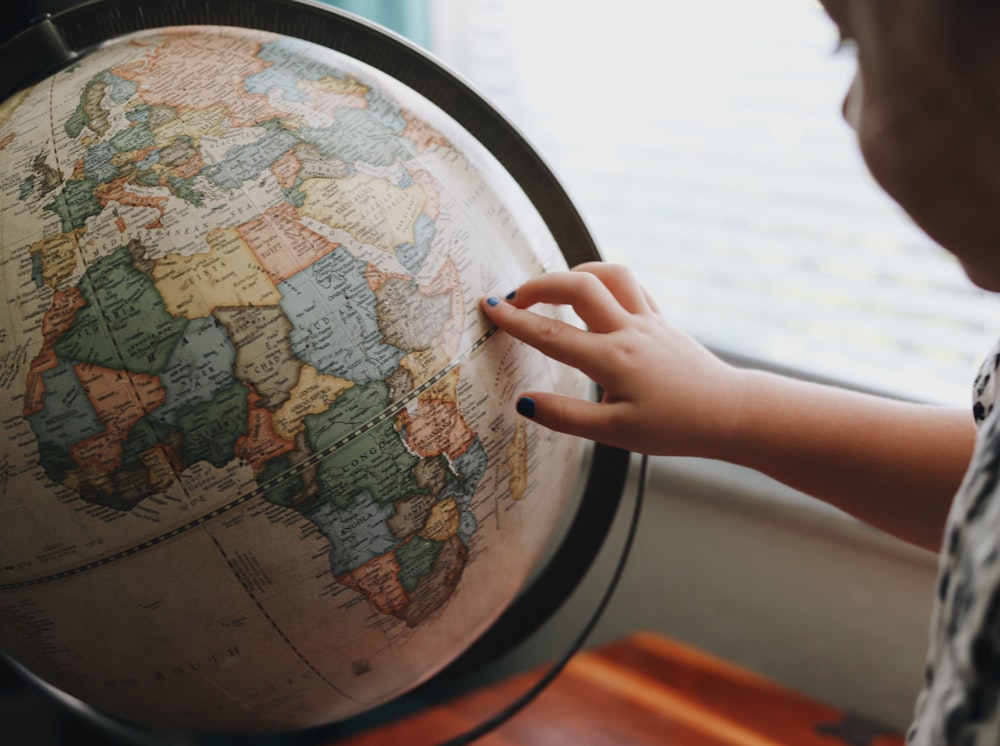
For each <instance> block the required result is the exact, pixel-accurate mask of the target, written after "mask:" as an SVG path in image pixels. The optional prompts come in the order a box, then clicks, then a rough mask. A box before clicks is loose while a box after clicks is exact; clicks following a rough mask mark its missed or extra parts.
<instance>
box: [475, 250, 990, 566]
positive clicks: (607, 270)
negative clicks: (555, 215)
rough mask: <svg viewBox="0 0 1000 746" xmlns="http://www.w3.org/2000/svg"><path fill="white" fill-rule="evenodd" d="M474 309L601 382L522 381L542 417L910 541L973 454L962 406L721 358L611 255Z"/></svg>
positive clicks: (930, 540)
mask: <svg viewBox="0 0 1000 746" xmlns="http://www.w3.org/2000/svg"><path fill="white" fill-rule="evenodd" d="M535 303H555V304H568V305H571V306H573V308H574V309H575V310H576V312H577V313H578V314H579V316H580V318H581V319H583V321H584V323H585V324H586V325H587V328H588V330H587V331H584V330H581V329H577V328H575V327H572V326H569V325H567V324H563V323H561V322H556V321H553V320H551V319H548V318H545V317H542V316H539V315H537V314H534V313H531V312H530V311H527V310H524V309H526V308H527V307H529V306H531V305H533V304H535ZM483 309H484V311H485V312H486V314H487V315H488V316H489V317H490V319H491V320H493V321H494V322H495V323H496V324H497V325H498V326H499V327H500V328H502V329H504V330H505V331H507V332H508V333H510V334H511V335H513V336H514V337H517V338H518V339H521V340H523V341H525V342H527V343H528V344H530V345H532V346H534V347H537V348H538V349H539V350H541V351H542V352H544V353H545V354H547V355H549V356H550V357H553V358H555V359H557V360H561V361H563V362H565V363H567V364H569V365H572V366H574V367H576V368H579V369H580V370H581V371H583V372H584V373H586V374H587V375H588V376H589V377H590V378H592V379H593V380H594V381H595V382H596V383H598V384H599V385H600V386H601V387H602V388H603V389H604V400H603V401H602V402H601V403H596V402H589V401H583V400H579V399H572V398H568V397H563V396H558V395H556V394H552V393H547V392H525V393H524V396H526V397H528V398H529V399H530V400H531V404H533V409H534V411H533V413H531V416H532V418H533V419H534V420H535V421H537V422H539V423H540V424H542V425H545V426H546V427H550V428H552V429H555V430H560V431H563V432H568V433H573V434H575V435H580V436H583V437H586V438H588V439H590V440H595V441H599V442H603V443H608V444H610V445H617V446H621V447H623V448H627V449H629V450H632V451H637V452H643V453H650V454H663V455H677V456H681V455H683V456H701V457H707V458H716V459H721V460H725V461H728V462H731V463H734V464H740V465H742V466H748V467H751V468H754V469H757V470H760V471H762V472H764V473H766V474H768V475H770V476H772V477H774V478H776V479H778V480H780V481H782V482H784V483H785V484H788V485H789V486H791V487H794V488H796V489H800V490H802V491H804V492H807V493H809V494H811V495H814V496H815V497H817V498H819V499H821V500H824V501H826V502H828V503H830V504H832V505H835V506H836V507H838V508H840V509H842V510H845V511H847V512H848V513H851V514H853V515H855V516H857V517H858V518H860V519H861V520H864V521H866V522H868V523H871V524H872V525H875V526H878V527H880V528H882V529H884V530H886V531H889V532H890V533H893V534H895V535H897V536H900V537H901V538H904V539H906V540H908V541H910V542H913V543H915V544H918V545H920V546H924V547H927V548H930V549H937V548H938V547H939V545H940V542H941V538H942V534H943V527H944V520H945V516H946V515H947V511H948V507H949V505H950V503H951V499H952V497H953V496H954V494H955V491H956V490H957V488H958V485H959V482H960V481H961V478H962V475H963V473H964V471H965V469H966V467H967V465H968V463H969V459H970V458H971V455H972V448H973V443H974V439H975V426H974V424H973V420H972V415H971V412H969V411H963V410H953V409H947V408H943V407H935V406H930V405H922V404H910V403H904V402H897V401H894V400H888V399H883V398H880V397H875V396H869V395H865V394H859V393H856V392H852V391H846V390H841V389H837V388H833V387H829V386H822V385H819V384H811V383H805V382H801V381H796V380H793V379H789V378H785V377H782V376H778V375H774V374H770V373H765V372H761V371H749V370H742V369H737V368H734V367H732V366H729V365H727V364H725V363H723V362H722V361H720V360H719V359H718V358H716V357H715V356H714V355H712V354H711V353H710V352H709V351H708V350H706V349H705V348H704V347H702V346H701V345H699V344H698V343H697V342H695V341H694V340H693V339H692V338H691V337H689V336H688V335H686V334H684V333H683V332H681V331H679V330H678V329H676V328H675V327H673V326H671V325H670V324H669V323H668V322H667V321H666V320H665V319H664V318H663V316H662V315H661V314H660V313H659V311H658V310H657V308H656V305H655V303H654V302H653V300H652V299H651V298H650V297H649V296H648V294H646V293H645V291H644V290H643V289H642V287H641V286H640V285H639V283H638V282H637V281H636V279H635V278H634V276H633V275H632V274H631V273H630V272H628V270H626V269H624V268H623V267H620V266H616V265H609V264H597V263H592V264H586V265H582V266H581V267H578V268H576V270H574V271H572V272H560V273H553V274H549V275H544V276H542V277H539V278H536V279H533V280H529V281H528V282H527V283H525V284H524V285H522V286H521V287H520V288H518V289H517V292H516V294H515V296H514V297H513V298H512V299H511V300H509V301H500V302H497V301H496V300H495V299H493V300H491V301H484V304H483ZM524 408H525V405H524V404H522V405H521V409H522V410H524V411H527V410H525V409H524ZM530 408H531V407H530V406H528V409H530Z"/></svg>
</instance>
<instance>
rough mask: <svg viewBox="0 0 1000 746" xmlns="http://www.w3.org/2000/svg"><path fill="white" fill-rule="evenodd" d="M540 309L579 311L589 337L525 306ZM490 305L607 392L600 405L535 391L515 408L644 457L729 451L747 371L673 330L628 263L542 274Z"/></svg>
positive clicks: (514, 331) (490, 312)
mask: <svg viewBox="0 0 1000 746" xmlns="http://www.w3.org/2000/svg"><path fill="white" fill-rule="evenodd" d="M535 303H553V304H568V305H571V306H572V307H573V308H574V309H575V310H576V313H577V314H578V315H579V316H580V318H581V319H582V320H583V322H584V323H585V324H586V325H587V327H588V331H583V330H581V329H578V328H576V327H573V326H571V325H569V324H565V323H563V322H560V321H555V320H553V319H549V318H546V317H543V316H540V315H538V314H535V313H532V312H530V311H527V310H524V309H527V308H528V307H530V306H532V305H534V304H535ZM482 307H483V310H484V311H485V313H486V315H487V316H488V317H489V318H490V320H492V321H493V322H494V323H496V325H497V326H499V327H500V328H501V329H503V330H504V331H506V332H507V333H509V334H511V335H512V336H514V337H516V338H518V339H520V340H522V341H524V342H527V343H528V344H530V345H532V346H533V347H536V348H538V349H539V350H540V351H541V352H543V353H545V354H546V355H548V356H549V357H552V358H555V359H556V360H560V361H562V362H564V363H566V364H568V365H571V366H573V367H575V368H578V369H580V370H581V371H583V373H585V374H586V375H587V376H589V377H590V378H591V379H592V380H594V381H595V382H596V383H597V384H598V385H600V386H601V388H602V389H603V390H604V398H603V400H602V401H601V402H600V403H597V402H592V401H584V400H581V399H574V398H571V397H566V396H561V395H558V394H553V393H548V392H542V391H527V392H524V393H523V394H522V395H521V398H520V399H519V400H518V403H517V407H518V411H519V412H521V413H522V414H524V415H526V416H529V417H531V418H532V419H533V420H535V421H536V422H538V423H540V424H542V425H545V426H546V427H549V428H552V429H553V430H559V431H561V432H566V433H572V434H574V435H579V436H582V437H585V438H587V439H589V440H594V441H598V442H602V443H607V444H609V445H614V446H620V447H622V448H626V449H628V450H631V451H636V452H642V453H650V454H661V455H665V454H669V455H691V456H712V455H714V454H716V453H720V452H721V451H722V450H724V449H725V445H726V442H727V441H728V439H729V438H730V436H731V435H732V433H733V429H734V426H735V423H736V420H737V419H738V417H739V409H740V404H741V400H742V396H743V387H744V377H743V375H742V373H741V371H739V370H737V369H735V368H733V367H731V366H729V365H727V364H725V363H723V362H722V361H721V360H719V359H718V358H716V357H715V356H714V355H712V354H711V353H710V352H709V351H708V350H706V349H705V348H704V347H702V346H701V345H700V344H698V343H697V342H695V341H694V340H693V339H692V338H691V337H689V336H688V335H686V334H684V333H683V332H681V331H680V330H678V329H676V328H675V327H673V326H671V325H670V324H669V323H668V322H667V321H666V320H665V319H664V318H663V316H662V315H660V313H659V310H658V309H657V307H656V303H655V302H654V301H653V300H652V298H651V297H650V296H649V295H648V294H647V293H646V291H645V290H644V289H643V288H642V287H641V286H640V285H639V283H638V281H637V280H636V278H635V277H634V276H633V275H632V273H631V272H630V271H629V270H627V269H626V268H625V267H622V266H620V265H611V264H604V263H599V262H593V263H588V264H583V265H580V266H579V267H576V268H575V269H574V270H572V271H570V272H558V273H553V274H548V275H543V276H541V277H538V278H535V279H532V280H529V281H528V282H526V283H525V284H524V285H522V286H521V287H520V288H518V289H517V291H516V293H515V294H514V296H513V297H512V298H510V299H509V300H498V299H496V298H489V299H486V300H484V301H483V304H482Z"/></svg>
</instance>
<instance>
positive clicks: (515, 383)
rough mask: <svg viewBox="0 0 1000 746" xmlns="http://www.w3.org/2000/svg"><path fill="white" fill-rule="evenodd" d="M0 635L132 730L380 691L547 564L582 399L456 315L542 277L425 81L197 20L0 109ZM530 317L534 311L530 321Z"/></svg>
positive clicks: (329, 709) (508, 194)
mask: <svg viewBox="0 0 1000 746" xmlns="http://www.w3.org/2000/svg"><path fill="white" fill-rule="evenodd" d="M0 173H2V177H0V183H2V187H0V256H2V272H3V274H2V278H3V283H2V286H0V308H2V309H3V314H4V320H3V324H2V329H0V416H2V422H3V427H4V432H5V438H4V439H3V444H2V446H0V462H2V471H0V516H2V518H0V646H2V648H3V649H4V650H5V651H6V652H7V653H8V654H9V655H11V656H12V657H13V658H14V659H16V660H17V661H18V662H19V663H20V664H22V665H23V666H25V667H26V668H27V669H29V670H30V671H32V672H33V673H34V674H36V675H37V676H39V677H40V678H41V679H43V680H44V681H46V682H48V683H49V684H51V685H52V686H54V687H56V688H58V689H59V690H62V691H64V692H66V693H68V694H70V695H72V696H73V697H76V698H79V699H80V700H83V701H84V702H86V703H88V704H90V705H92V706H94V707H95V708H97V709H98V710H100V711H103V712H106V713H109V714H110V715H113V716H116V717H119V718H123V719H126V720H128V721H132V722H137V723H140V724H143V725H146V726H151V727H156V728H167V729H177V730H185V731H189V730H197V731H204V732H222V733H259V732H272V731H280V730H287V729H297V728H304V727H308V726H313V725H317V724H322V723H328V722H331V721H337V720H341V719H343V718H347V717H349V716H352V715H354V714H357V713H361V712H364V711H367V710H369V709H370V708H373V707H376V706H378V705H380V704H382V703H385V702H387V701H390V700H392V699H394V698H396V697H399V696H400V695H401V694H402V693H404V692H407V691H410V690H412V689H413V688H414V687H416V686H417V685H419V684H420V683H421V682H424V681H426V680H427V679H428V678H430V677H431V676H433V675H434V674H435V673H436V672H438V671H440V670H441V669H442V668H444V667H445V666H446V665H447V664H448V663H449V662H451V661H452V660H454V659H455V658H456V656H458V655H459V654H460V653H461V652H462V651H463V650H466V649H467V648H468V647H469V646H470V645H471V644H472V643H473V642H474V641H475V640H476V639H477V638H479V637H480V636H481V635H482V634H483V632H484V631H485V630H486V629H488V628H489V627H490V626H491V624H493V622H494V621H495V620H496V619H497V618H498V617H499V616H500V615H501V614H502V612H503V611H504V609H506V608H507V607H508V606H509V604H510V603H511V602H512V600H513V599H515V598H516V597H517V595H518V593H519V592H520V591H521V590H522V589H523V588H524V586H525V584H526V583H527V582H528V580H529V579H530V578H531V577H532V575H533V573H535V572H537V568H538V567H539V565H540V563H541V562H542V560H543V558H544V557H545V556H546V554H547V552H549V551H550V549H551V547H550V544H551V542H552V541H553V536H554V534H555V532H556V531H557V530H558V527H559V525H560V523H561V522H562V521H563V520H564V517H565V513H566V510H567V504H568V502H569V501H571V499H572V497H571V495H572V492H573V489H574V485H575V484H577V482H578V475H579V472H580V470H581V464H582V461H583V459H584V458H585V454H584V450H585V449H584V446H583V445H581V443H580V442H579V441H577V440H574V439H571V438H567V437H564V436H559V435H557V434H554V433H552V432H549V431H547V430H543V429H541V428H537V427H535V426H533V425H532V423H530V422H528V421H525V420H523V419H520V418H518V417H517V415H516V414H515V413H514V412H513V407H512V406H511V404H512V400H513V396H514V395H515V394H516V392H518V391H519V390H522V389H523V388H525V387H528V386H531V387H535V388H538V387H546V388H549V389H551V390H555V391H559V392H562V393H565V394H568V395H572V396H586V395H588V393H589V391H590V384H589V382H588V381H586V380H585V379H583V378H582V377H581V376H580V375H579V374H578V373H576V372H575V371H572V370H571V369H568V368H565V367H562V366H559V365H557V364H555V363H553V362H551V361H549V360H547V359H546V358H544V357H542V356H541V355H539V354H537V353H534V352H533V351H531V350H530V349H527V348H525V347H524V346H522V345H519V344H518V343H515V342H514V341H512V340H511V339H510V338H508V337H506V336H505V335H502V334H499V333H497V332H496V330H495V328H491V327H489V326H488V325H487V323H486V322H485V320H484V318H483V317H482V316H481V314H480V313H479V312H478V310H477V301H478V299H479V298H480V297H482V296H483V295H486V294H493V295H499V294H505V293H507V292H508V291H510V290H511V289H513V288H515V287H516V286H518V284H519V283H521V282H523V281H524V280H526V279H527V278H529V277H531V276H533V275H536V274H538V273H540V272H543V271H547V270H549V269H559V268H563V267H565V266H566V262H565V260H564V259H563V254H562V252H561V251H560V249H559V246H558V245H557V241H556V240H555V239H554V238H553V236H552V233H551V231H550V230H549V229H548V228H547V226H546V223H545V221H543V220H542V218H541V217H540V215H539V213H538V211H537V210H536V209H535V207H534V206H533V204H532V202H531V200H529V199H528V198H527V197H526V196H525V194H524V192H523V191H522V190H521V189H520V188H519V186H518V184H517V183H516V182H515V180H514V179H513V178H512V177H511V175H510V174H509V173H508V172H507V170H505V169H504V168H502V167H501V166H500V165H499V163H498V161H497V160H496V158H494V156H493V155H492V154H491V153H490V152H489V150H488V149H487V148H485V147H484V146H483V144H482V143H480V142H479V141H478V140H477V139H476V138H475V137H472V136H471V135H470V134H469V133H468V132H467V131H466V129H465V128H464V127H463V126H461V125H459V124H458V123H457V122H456V120H455V119H454V118H453V117H452V116H451V115H450V114H448V113H446V112H445V111H444V110H442V109H441V108H439V107H438V106H436V105H435V104H434V103H432V102H431V101H430V100H428V99H427V98H426V97H425V96H423V95H421V94H420V93H417V92H416V91H415V90H413V89H412V88H411V87H408V86H407V85H405V84H403V83H401V82H400V81H399V80H397V79H395V78H392V77H390V76H388V75H386V74H384V73H383V72H381V71H380V70H378V69H376V68H375V67H373V66H370V65H368V64H366V63H364V62H361V61H359V60H357V59H355V58H353V57H351V56H349V55H346V54H343V53H340V52H337V51H333V50H331V49H328V48H325V47H322V46H319V45H316V44H313V43H311V42H307V41H302V40H300V39H296V38H292V37H289V36H283V35H279V34H275V33H269V32H264V31H257V30H249V29H245V28H235V27H226V26H209V25H198V26H187V27H169V28H157V29H154V30H150V31H142V32H136V33H131V34H127V35H125V36H121V37H118V38H115V39H112V40H110V41H108V42H107V43H104V44H102V45H100V46H99V48H97V49H94V50H93V51H90V52H89V53H88V54H86V55H83V56H81V57H80V58H79V59H78V60H76V61H75V62H74V63H73V64H72V65H70V66H69V67H66V68H65V69H62V70H59V71H57V72H55V73H53V74H51V75H49V76H48V77H46V78H45V79H44V80H41V81H40V82H38V83H36V84H35V85H33V86H31V87H29V88H26V89H24V90H21V91H19V92H18V93H16V94H14V95H12V96H10V97H9V98H7V100H6V101H4V102H3V104H2V105H0ZM552 313H555V311H552Z"/></svg>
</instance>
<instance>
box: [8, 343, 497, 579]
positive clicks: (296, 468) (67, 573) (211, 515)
mask: <svg viewBox="0 0 1000 746" xmlns="http://www.w3.org/2000/svg"><path fill="white" fill-rule="evenodd" d="M498 331H500V330H499V328H498V327H496V326H490V327H489V328H488V329H487V330H486V331H485V332H484V333H483V334H482V335H481V336H480V337H479V338H478V339H477V340H475V341H474V342H473V343H472V344H471V345H470V346H469V347H468V349H466V350H464V351H463V352H462V353H461V354H460V355H458V356H457V357H456V358H455V359H454V360H452V361H451V362H450V363H448V365H446V366H445V367H444V368H442V369H441V370H439V371H438V372H437V373H435V374H434V375H433V376H431V377H430V378H428V379H427V380H426V381H424V382H423V383H422V384H420V385H419V386H417V387H416V388H414V389H413V390H412V391H410V392H408V393H407V394H406V395H405V396H402V397H400V398H399V399H398V400H397V401H395V402H393V403H392V404H390V405H389V406H388V407H386V408H385V409H383V410H382V411H381V412H379V413H378V414H377V415H375V416H374V417H372V418H371V419H370V420H368V421H367V422H365V423H362V424H361V425H358V426H357V427H356V428H354V430H352V431H351V432H349V433H347V434H346V435H344V436H342V437H340V438H338V439H337V440H336V441H334V442H333V443H331V444H330V445H328V446H327V447H326V448H324V449H323V450H321V451H318V452H316V453H314V454H312V455H310V456H309V457H308V458H305V459H303V460H302V461H300V462H299V463H297V464H295V465H293V466H291V467H290V468H289V469H287V470H286V471H284V472H282V473H281V474H278V475H276V476H274V477H272V478H271V479H269V480H267V481H265V482H261V483H258V484H257V486H255V487H254V488H253V489H251V490H249V491H247V492H245V493H244V494H242V495H239V496H238V497H236V498H234V499H233V500H231V501H229V502H228V503H226V504H225V505H220V506H219V507H218V508H215V509H214V510H210V511H209V512H208V513H205V514H203V515H200V516H198V517H197V518H195V519H193V520H191V521H188V522H187V523H185V524H183V525H181V526H177V527H176V528H173V529H171V530H170V531H167V532H165V533H162V534H160V535H159V536H154V537H153V538H151V539H147V540H146V541H143V542H140V543H139V544H136V545H134V546H131V547H128V548H127V549H122V550H121V551H118V552H115V553H114V554H109V555H107V556H106V557H101V558H99V559H96V560H92V561H91V562H86V563H84V564H82V565H78V566H76V567H70V568H68V569H66V570H60V571H59V572H54V573H51V574H49V575H43V576H40V577H37V578H29V579H28V580H18V581H16V582H13V583H0V592H2V591H11V590H17V589H18V588H29V587H31V586H35V585H43V584H44V583H50V582H53V581H56V580H63V579H64V578H68V577H72V576H73V575H80V574H82V573H85V572H89V571H90V570H96V569H97V568H100V567H104V566H105V565H110V564H111V563H112V562H116V561H117V560H120V559H124V558H125V557H130V556H132V555H133V554H138V553H139V552H143V551H145V550H147V549H150V548H151V547H154V546H156V545H157V544H162V543H163V542H165V541H169V540H170V539H173V538H175V537H177V536H179V535H180V534H183V533H186V532H187V531H190V530H192V529H195V528H198V527H199V526H202V525H204V524H206V523H209V522H210V521H213V520H215V519H216V518H218V517H219V516H221V515H224V514H225V513H228V512H229V511H231V510H233V509H234V508H237V507H239V506H240V505H243V504H244V503H246V502H248V501H250V500H252V499H254V498H256V497H260V496H261V495H263V494H264V493H265V492H267V491H268V490H269V489H271V488H272V487H276V486H278V485H279V484H281V483H282V482H284V481H285V480H287V479H291V478H292V477H295V476H298V475H299V474H301V473H302V472H304V471H305V470H306V469H309V468H310V467H312V466H315V465H316V464H318V463H319V462H320V461H322V460H323V459H325V458H327V457H328V456H330V455H332V454H334V453H336V452H337V451H339V450H340V449H341V448H343V447H344V446H347V445H349V444H350V443H352V442H353V441H355V440H356V439H357V438H359V437H361V436H362V435H364V434H365V433H366V432H368V431H369V430H371V429H372V428H373V427H375V426H376V425H379V424H381V423H383V422H385V421H386V420H387V419H389V418H390V417H394V416H396V415H397V414H399V412H401V411H402V410H403V408H404V407H406V405H407V404H409V403H410V402H412V401H413V400H414V399H416V398H417V397H419V396H420V395H421V394H423V393H424V392H425V391H427V390H428V389H430V388H431V387H432V386H434V385H435V384H436V383H437V382H438V381H440V380H441V379H442V378H444V377H445V376H446V375H448V374H449V373H451V372H452V371H453V370H455V368H457V367H458V366H459V365H462V364H463V363H465V362H466V361H467V360H469V358H471V357H472V356H473V355H474V354H475V353H476V352H477V351H478V350H479V348H481V347H482V346H483V345H484V344H486V342H487V341H488V340H489V339H490V337H492V336H493V335H494V334H496V333H497V332H498Z"/></svg>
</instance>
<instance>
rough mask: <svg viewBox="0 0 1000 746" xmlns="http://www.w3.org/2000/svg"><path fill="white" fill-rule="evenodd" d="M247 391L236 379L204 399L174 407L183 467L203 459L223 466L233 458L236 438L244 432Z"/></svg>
mask: <svg viewBox="0 0 1000 746" xmlns="http://www.w3.org/2000/svg"><path fill="white" fill-rule="evenodd" d="M249 396H250V390H249V389H248V388H247V387H246V386H244V385H243V384H242V383H240V382H239V381H237V382H236V383H234V384H233V385H232V386H230V387H229V388H226V389H222V390H220V391H219V392H218V393H216V395H215V396H214V397H212V399H210V400H209V401H207V402H197V403H194V404H190V405H187V406H185V407H181V408H180V409H178V410H177V418H176V421H175V424H176V427H177V430H178V431H179V432H180V437H181V448H180V454H181V459H182V461H183V463H184V465H185V466H187V465H188V464H193V463H195V462H196V461H207V462H208V463H210V464H212V466H215V467H219V468H221V467H223V466H225V465H226V464H227V463H229V462H230V461H232V460H233V458H234V457H235V453H236V441H237V439H238V438H239V437H240V436H241V435H246V433H247V427H248V425H247V422H248V419H247V418H248V414H249V404H248V399H249Z"/></svg>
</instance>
